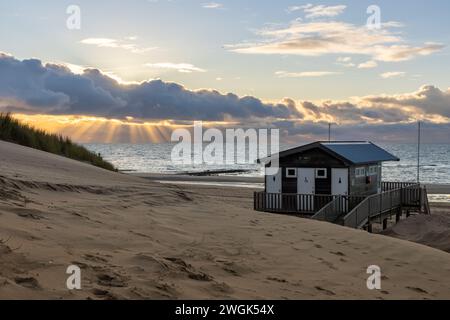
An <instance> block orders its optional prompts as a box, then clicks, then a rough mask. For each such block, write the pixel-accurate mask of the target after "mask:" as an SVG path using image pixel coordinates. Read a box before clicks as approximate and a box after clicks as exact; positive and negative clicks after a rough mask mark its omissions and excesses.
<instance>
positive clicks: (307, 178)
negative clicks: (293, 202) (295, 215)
mask: <svg viewBox="0 0 450 320" xmlns="http://www.w3.org/2000/svg"><path fill="white" fill-rule="evenodd" d="M297 179H298V180H297V184H298V185H297V193H298V194H299V196H297V198H298V200H297V210H298V211H299V212H304V213H307V212H314V207H315V206H314V196H313V195H314V193H315V192H316V190H315V189H316V169H311V168H300V169H298V175H297Z"/></svg>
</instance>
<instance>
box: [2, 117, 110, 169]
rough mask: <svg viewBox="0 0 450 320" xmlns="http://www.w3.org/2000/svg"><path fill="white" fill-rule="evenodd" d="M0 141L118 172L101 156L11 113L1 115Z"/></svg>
mask: <svg viewBox="0 0 450 320" xmlns="http://www.w3.org/2000/svg"><path fill="white" fill-rule="evenodd" d="M0 140H4V141H7V142H12V143H16V144H20V145H22V146H25V147H30V148H33V149H38V150H42V151H45V152H49V153H53V154H57V155H60V156H64V157H67V158H70V159H73V160H77V161H82V162H87V163H90V164H92V165H94V166H97V167H100V168H103V169H106V170H110V171H117V170H116V168H115V167H114V166H113V165H112V164H111V163H109V162H107V161H105V160H104V159H103V158H102V156H101V155H100V154H96V153H94V152H91V151H89V150H88V149H86V148H85V147H83V146H81V145H78V144H76V143H74V142H72V141H71V140H70V139H69V138H68V137H63V136H62V135H57V134H50V133H48V132H46V131H44V130H40V129H36V128H34V127H32V126H30V125H28V124H24V123H22V122H20V121H19V120H17V119H15V118H14V117H13V116H12V115H11V114H10V113H0Z"/></svg>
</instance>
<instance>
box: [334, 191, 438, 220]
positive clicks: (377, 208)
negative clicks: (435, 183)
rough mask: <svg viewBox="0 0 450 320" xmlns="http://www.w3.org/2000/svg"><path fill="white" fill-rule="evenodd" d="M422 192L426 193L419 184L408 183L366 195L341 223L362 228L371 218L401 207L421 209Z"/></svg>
mask: <svg viewBox="0 0 450 320" xmlns="http://www.w3.org/2000/svg"><path fill="white" fill-rule="evenodd" d="M424 190H425V191H424ZM424 192H425V194H426V189H424V188H422V187H421V186H420V184H409V185H407V186H406V185H405V186H404V187H401V188H399V189H394V190H390V191H386V192H383V193H381V194H375V195H373V196H370V197H367V198H366V199H365V200H364V201H362V202H361V203H360V204H359V205H358V206H356V207H355V208H354V209H353V210H352V211H351V212H350V213H348V214H347V215H346V216H345V217H344V218H343V225H344V226H347V227H351V228H362V227H364V226H365V225H366V224H368V223H369V222H370V220H371V219H374V218H375V217H378V216H382V215H383V214H387V213H390V212H393V211H395V210H401V209H402V208H419V210H421V209H422V206H423V201H424V200H423V193H424ZM428 213H429V212H428Z"/></svg>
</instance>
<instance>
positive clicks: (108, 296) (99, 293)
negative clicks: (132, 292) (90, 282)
mask: <svg viewBox="0 0 450 320" xmlns="http://www.w3.org/2000/svg"><path fill="white" fill-rule="evenodd" d="M92 293H93V294H94V295H95V296H96V297H98V298H101V299H105V300H117V297H116V296H114V295H113V294H112V293H111V292H109V291H107V290H102V289H97V288H94V289H92Z"/></svg>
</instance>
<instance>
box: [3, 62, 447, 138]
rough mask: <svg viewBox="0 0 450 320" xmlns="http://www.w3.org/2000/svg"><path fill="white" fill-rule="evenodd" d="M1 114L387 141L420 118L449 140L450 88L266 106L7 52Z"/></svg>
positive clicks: (250, 99)
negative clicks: (200, 124)
mask: <svg viewBox="0 0 450 320" xmlns="http://www.w3.org/2000/svg"><path fill="white" fill-rule="evenodd" d="M312 75H314V76H318V74H315V73H314V74H312ZM312 75H311V74H310V75H300V74H291V75H289V74H287V75H286V74H280V76H312ZM2 111H12V112H16V113H26V114H48V115H84V116H97V117H104V118H108V119H125V120H126V119H127V118H128V117H132V118H133V119H135V121H148V120H155V121H158V120H172V121H173V122H175V123H187V122H189V121H193V120H203V121H225V122H230V121H231V122H234V123H237V124H238V126H242V127H245V126H251V127H277V128H280V129H281V130H282V132H283V133H284V135H285V136H291V137H296V136H297V135H299V136H302V134H306V133H308V134H309V135H314V134H315V132H322V133H323V132H326V131H327V130H326V129H324V128H325V127H326V124H327V123H328V122H333V123H336V124H337V125H339V128H340V129H339V130H342V131H343V132H344V131H345V132H353V133H355V138H363V137H362V136H361V135H364V134H369V133H370V132H371V133H372V134H380V135H383V136H386V135H387V136H389V135H390V134H394V133H396V132H397V133H398V132H399V131H398V130H400V129H398V128H402V127H405V126H409V127H410V126H411V123H412V122H414V121H417V120H422V121H425V122H427V123H429V125H430V126H431V127H433V128H437V127H441V128H443V129H444V131H443V132H445V134H446V137H447V138H446V139H447V141H448V140H450V130H449V128H450V88H449V89H446V90H441V89H440V88H437V87H435V86H432V85H426V86H422V87H421V88H419V89H418V90H417V91H415V92H411V93H403V94H397V95H372V96H365V97H354V98H351V99H348V100H345V101H298V102H296V101H293V100H292V99H288V98H286V99H284V100H283V101H282V102H280V103H265V102H263V101H261V100H260V99H258V98H255V97H252V96H246V97H239V96H237V95H235V94H233V93H228V94H222V93H220V92H218V91H215V90H206V89H205V90H197V91H193V90H188V89H186V88H185V87H183V86H181V85H179V84H176V83H168V82H164V81H162V80H151V81H145V82H142V83H139V84H122V83H119V82H118V81H117V80H115V79H113V78H111V77H110V76H108V75H105V74H104V73H102V72H101V71H100V70H97V69H86V70H84V72H83V73H77V74H76V73H73V72H72V71H70V69H69V68H67V67H65V66H62V65H56V64H43V63H42V62H41V61H40V60H37V59H28V60H18V59H16V58H14V57H12V56H9V55H6V54H0V112H2ZM358 128H359V129H360V130H359V131H358ZM361 128H365V129H361ZM445 130H446V131H445ZM400 131H401V130H400ZM410 137H411V136H409V138H410ZM369 138H370V136H369Z"/></svg>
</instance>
